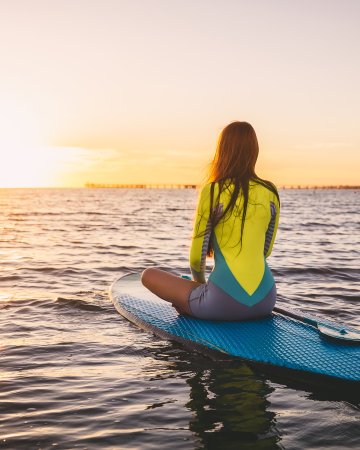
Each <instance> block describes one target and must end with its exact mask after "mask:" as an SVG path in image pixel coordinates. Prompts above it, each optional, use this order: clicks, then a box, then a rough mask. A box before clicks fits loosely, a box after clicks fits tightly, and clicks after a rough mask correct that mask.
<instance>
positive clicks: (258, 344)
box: [110, 273, 360, 385]
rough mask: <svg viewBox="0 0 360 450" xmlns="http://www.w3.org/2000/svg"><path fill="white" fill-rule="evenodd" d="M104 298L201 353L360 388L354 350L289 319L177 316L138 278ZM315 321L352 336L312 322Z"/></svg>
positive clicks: (358, 353) (358, 354)
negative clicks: (218, 318)
mask: <svg viewBox="0 0 360 450" xmlns="http://www.w3.org/2000/svg"><path fill="white" fill-rule="evenodd" d="M110 297H111V300H112V301H113V303H114V306H115V308H116V309H117V311H118V312H119V313H120V314H121V315H122V316H124V317H125V318H126V319H128V320H129V321H130V322H133V323H135V324H136V325H138V326H140V327H141V328H143V329H145V330H147V331H150V332H152V333H154V334H156V335H158V336H160V337H162V338H166V339H172V340H175V341H177V342H180V343H182V344H185V345H186V346H188V347H191V348H195V349H197V350H200V351H201V350H203V351H204V352H205V353H206V351H209V350H210V351H211V352H214V351H216V352H221V353H222V354H226V355H228V356H230V357H233V358H234V357H235V358H241V359H243V360H246V361H248V362H250V363H254V364H256V365H258V364H260V365H266V366H268V367H271V368H278V369H280V368H281V369H287V371H288V372H289V371H290V372H291V373H293V374H295V373H296V374H298V375H299V374H300V375H301V376H302V378H303V377H304V375H306V378H308V377H309V376H310V377H311V376H314V377H316V378H318V377H321V378H322V379H324V378H326V379H328V380H333V381H336V380H337V381H342V382H350V383H357V384H358V385H360V383H359V381H360V345H349V344H348V343H345V342H341V341H338V340H333V339H327V338H326V337H324V336H323V335H321V333H320V332H319V330H318V329H316V328H314V327H313V326H310V325H308V324H306V323H303V322H300V321H298V320H296V319H294V318H290V317H286V316H283V315H279V314H272V315H271V316H268V317H266V318H263V319H258V320H251V321H244V322H225V321H209V320H200V319H195V318H192V317H188V316H182V315H179V314H178V313H177V312H176V310H175V309H174V308H173V307H172V306H171V304H170V303H167V302H165V301H163V300H161V299H159V298H158V297H157V296H155V295H154V294H152V293H151V292H149V291H148V290H147V289H146V288H144V287H143V286H142V284H141V281H140V274H138V273H133V274H128V275H125V276H123V277H121V278H119V279H118V280H116V281H115V282H114V283H113V284H112V286H111V288H110ZM292 311H293V310H292ZM296 312H297V314H299V315H302V316H304V317H307V318H311V316H310V315H308V314H304V313H302V312H301V311H296ZM316 321H317V322H318V324H319V325H324V326H326V327H329V326H330V327H333V328H335V329H336V328H341V329H342V330H344V329H345V330H347V331H349V332H351V331H355V332H358V330H354V329H351V328H349V327H344V326H343V325H340V324H337V323H335V322H331V321H328V320H323V319H319V318H318V317H316Z"/></svg>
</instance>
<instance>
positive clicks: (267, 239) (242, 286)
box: [190, 180, 279, 306]
mask: <svg viewBox="0 0 360 450" xmlns="http://www.w3.org/2000/svg"><path fill="white" fill-rule="evenodd" d="M233 190H234V185H233V184H229V185H228V186H227V187H226V188H225V189H224V188H223V189H222V190H221V193H220V196H219V184H218V183H215V184H214V190H213V195H211V184H207V185H206V186H205V187H204V188H203V190H202V192H201V195H200V201H199V206H198V210H197V215H196V223H195V229H194V237H193V242H192V247H191V252H190V264H191V267H192V268H193V270H195V271H197V272H202V271H203V270H204V264H205V256H206V250H207V247H208V242H209V239H210V238H211V244H212V248H213V249H214V256H215V266H214V270H213V272H212V273H211V275H210V278H209V280H210V281H211V282H213V283H215V284H216V285H217V286H218V287H220V288H221V289H223V290H224V291H225V292H227V293H228V294H229V295H231V296H232V297H233V298H235V299H236V300H238V301H240V302H241V303H244V304H248V305H249V306H250V305H253V304H256V302H257V300H259V301H260V300H261V299H262V298H263V296H264V293H265V295H266V292H265V291H266V290H271V288H272V286H273V284H274V281H273V278H272V275H271V272H270V270H269V269H268V267H267V264H266V261H265V257H266V256H268V255H269V254H270V253H271V249H272V245H273V242H274V239H275V234H276V229H277V223H278V217H279V214H278V212H279V202H278V199H277V197H276V195H275V194H274V193H273V192H272V191H270V190H269V189H268V188H267V187H265V186H264V185H262V184H260V183H258V182H256V181H254V180H250V182H249V190H248V202H247V208H246V216H245V218H244V226H243V227H242V218H243V214H242V213H243V207H244V196H243V195H242V192H241V191H240V194H239V195H238V197H237V199H236V202H235V205H234V207H233V208H232V210H231V211H230V212H228V213H227V214H226V215H225V216H224V217H222V218H221V219H220V221H219V222H218V223H217V224H216V226H215V228H214V230H213V233H212V234H211V237H210V232H211V226H210V202H211V198H213V199H216V207H215V209H216V213H217V214H220V215H221V213H222V212H223V211H225V210H226V207H227V206H228V204H229V202H230V199H231V195H232V193H233ZM241 230H242V232H241ZM200 247H201V250H200ZM199 255H201V256H202V258H201V260H199Z"/></svg>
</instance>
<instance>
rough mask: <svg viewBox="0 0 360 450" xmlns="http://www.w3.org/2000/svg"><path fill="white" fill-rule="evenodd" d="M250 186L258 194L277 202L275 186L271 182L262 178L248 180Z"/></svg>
mask: <svg viewBox="0 0 360 450" xmlns="http://www.w3.org/2000/svg"><path fill="white" fill-rule="evenodd" d="M250 187H251V188H252V189H254V190H255V191H256V193H257V194H258V195H261V196H262V197H264V198H268V199H269V200H271V201H276V203H278V198H279V194H278V190H277V187H276V186H275V184H274V183H273V182H271V181H268V180H262V179H254V180H250Z"/></svg>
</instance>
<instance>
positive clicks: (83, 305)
mask: <svg viewBox="0 0 360 450" xmlns="http://www.w3.org/2000/svg"><path fill="white" fill-rule="evenodd" d="M55 303H56V305H57V306H60V307H64V308H71V309H74V308H75V309H79V310H81V311H98V312H104V311H108V308H106V307H104V306H101V305H95V304H93V303H89V302H87V301H85V300H80V299H77V298H69V297H57V299H56V300H55Z"/></svg>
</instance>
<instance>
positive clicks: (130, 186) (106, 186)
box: [85, 183, 198, 189]
mask: <svg viewBox="0 0 360 450" xmlns="http://www.w3.org/2000/svg"><path fill="white" fill-rule="evenodd" d="M85 187H87V188H97V189H99V188H101V189H196V188H197V187H198V186H197V185H196V184H164V183H162V184H101V183H100V184H99V183H86V184H85Z"/></svg>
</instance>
